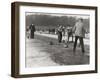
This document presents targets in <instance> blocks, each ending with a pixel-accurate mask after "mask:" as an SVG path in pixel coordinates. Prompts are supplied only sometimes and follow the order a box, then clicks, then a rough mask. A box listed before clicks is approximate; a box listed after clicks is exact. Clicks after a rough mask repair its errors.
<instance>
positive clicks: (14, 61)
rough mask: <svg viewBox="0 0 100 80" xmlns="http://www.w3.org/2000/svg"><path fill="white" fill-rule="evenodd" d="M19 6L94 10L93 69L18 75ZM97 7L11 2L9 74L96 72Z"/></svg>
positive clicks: (46, 74)
mask: <svg viewBox="0 0 100 80" xmlns="http://www.w3.org/2000/svg"><path fill="white" fill-rule="evenodd" d="M20 6H39V7H55V8H56V7H57V8H73V9H87V10H95V70H89V71H73V72H55V73H42V74H25V75H20V74H19V72H20V71H19V70H20V67H19V66H20V64H19V57H20V56H19V45H20V44H19V42H20V39H19V34H20V32H19V31H20V30H19V29H20V28H19V23H20V21H19V16H20V15H19V7H20ZM97 13H98V10H97V7H96V6H81V5H64V4H48V3H31V2H13V3H12V4H11V76H12V77H15V78H23V77H41V76H58V75H72V74H86V73H97V71H98V70H97V56H98V55H97V50H98V47H97V44H98V43H97V40H98V37H97V36H98V34H97V33H98V32H97V30H98V29H97V24H98V21H97Z"/></svg>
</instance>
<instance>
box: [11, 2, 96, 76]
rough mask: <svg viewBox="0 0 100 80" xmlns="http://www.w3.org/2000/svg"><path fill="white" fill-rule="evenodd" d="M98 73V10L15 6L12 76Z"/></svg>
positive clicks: (13, 6)
mask: <svg viewBox="0 0 100 80" xmlns="http://www.w3.org/2000/svg"><path fill="white" fill-rule="evenodd" d="M85 73H97V7H95V6H79V5H63V4H59V5H58V4H43V3H27V2H26V3H25V2H15V3H13V4H12V76H14V77H38V76H55V75H70V74H85Z"/></svg>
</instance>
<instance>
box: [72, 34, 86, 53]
mask: <svg viewBox="0 0 100 80" xmlns="http://www.w3.org/2000/svg"><path fill="white" fill-rule="evenodd" d="M78 39H79V40H80V45H81V49H82V52H83V53H84V42H83V37H80V36H75V43H74V48H73V51H74V52H75V50H76V46H77V40H78Z"/></svg>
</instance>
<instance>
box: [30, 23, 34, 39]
mask: <svg viewBox="0 0 100 80" xmlns="http://www.w3.org/2000/svg"><path fill="white" fill-rule="evenodd" d="M29 29H30V38H32V39H34V32H35V25H34V24H31V25H30V27H29Z"/></svg>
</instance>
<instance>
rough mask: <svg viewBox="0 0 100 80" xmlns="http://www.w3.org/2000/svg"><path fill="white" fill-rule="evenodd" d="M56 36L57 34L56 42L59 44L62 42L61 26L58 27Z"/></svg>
mask: <svg viewBox="0 0 100 80" xmlns="http://www.w3.org/2000/svg"><path fill="white" fill-rule="evenodd" d="M57 34H58V42H59V43H61V41H62V26H59V28H58V31H57Z"/></svg>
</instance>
